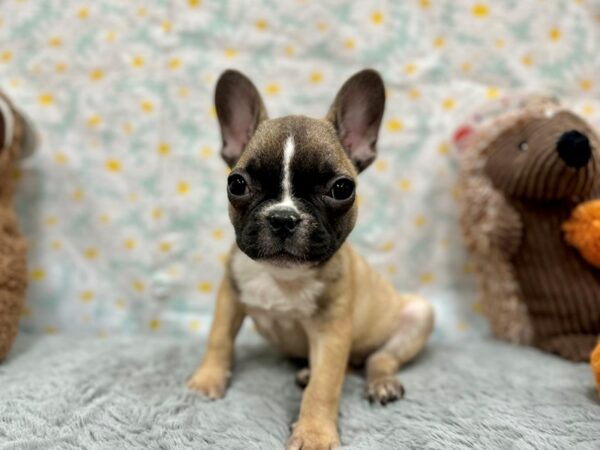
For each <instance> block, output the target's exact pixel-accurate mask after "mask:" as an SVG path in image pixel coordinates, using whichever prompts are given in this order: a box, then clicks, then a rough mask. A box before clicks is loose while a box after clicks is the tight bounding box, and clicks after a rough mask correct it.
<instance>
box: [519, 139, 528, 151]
mask: <svg viewBox="0 0 600 450" xmlns="http://www.w3.org/2000/svg"><path fill="white" fill-rule="evenodd" d="M519 150H521V151H522V152H526V151H527V150H529V144H528V143H527V141H522V142H521V143H520V144H519Z"/></svg>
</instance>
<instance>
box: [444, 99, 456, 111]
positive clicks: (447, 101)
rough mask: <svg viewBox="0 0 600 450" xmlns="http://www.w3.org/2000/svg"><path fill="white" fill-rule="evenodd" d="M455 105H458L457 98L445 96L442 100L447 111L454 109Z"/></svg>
mask: <svg viewBox="0 0 600 450" xmlns="http://www.w3.org/2000/svg"><path fill="white" fill-rule="evenodd" d="M455 106H456V100H454V99H453V98H451V97H448V98H445V99H444V100H443V101H442V108H444V109H445V110H446V111H450V110H452V109H454V107H455Z"/></svg>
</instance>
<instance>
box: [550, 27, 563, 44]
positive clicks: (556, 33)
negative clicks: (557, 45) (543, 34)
mask: <svg viewBox="0 0 600 450" xmlns="http://www.w3.org/2000/svg"><path fill="white" fill-rule="evenodd" d="M548 38H549V39H550V40H551V41H552V42H558V41H560V40H561V38H562V31H561V29H560V28H558V27H552V28H550V30H549V31H548Z"/></svg>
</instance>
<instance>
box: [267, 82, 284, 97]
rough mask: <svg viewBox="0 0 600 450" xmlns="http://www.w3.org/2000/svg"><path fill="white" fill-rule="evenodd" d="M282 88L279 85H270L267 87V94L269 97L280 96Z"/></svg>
mask: <svg viewBox="0 0 600 450" xmlns="http://www.w3.org/2000/svg"><path fill="white" fill-rule="evenodd" d="M279 91H281V87H280V86H279V84H277V83H269V84H267V85H266V86H265V92H266V94H267V95H270V96H274V95H277V94H279Z"/></svg>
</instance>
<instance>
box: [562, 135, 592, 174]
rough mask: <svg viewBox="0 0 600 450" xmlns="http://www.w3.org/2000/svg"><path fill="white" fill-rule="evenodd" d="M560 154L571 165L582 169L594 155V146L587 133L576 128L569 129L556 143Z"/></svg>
mask: <svg viewBox="0 0 600 450" xmlns="http://www.w3.org/2000/svg"><path fill="white" fill-rule="evenodd" d="M556 150H557V151H558V155H559V156H560V158H561V159H562V160H563V161H564V162H565V164H566V165H567V166H569V167H573V168H574V169H580V168H581V167H584V166H585V165H586V164H587V163H588V162H589V160H590V157H591V156H592V147H591V146H590V141H589V139H588V138H587V137H586V135H585V134H583V133H580V132H579V131H576V130H571V131H567V132H566V133H563V135H562V136H561V137H560V138H559V139H558V142H557V143H556Z"/></svg>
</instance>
